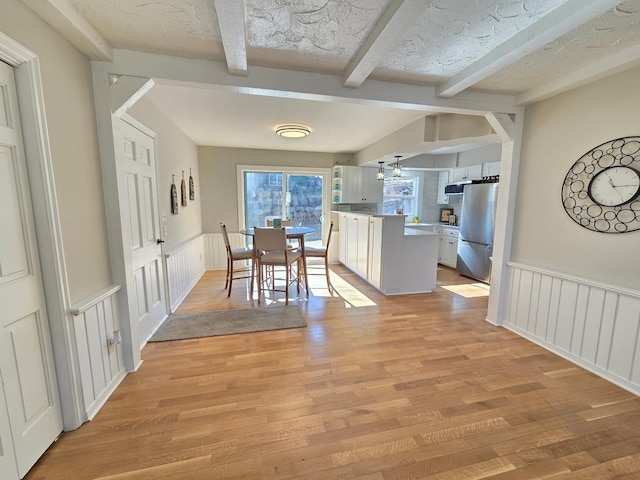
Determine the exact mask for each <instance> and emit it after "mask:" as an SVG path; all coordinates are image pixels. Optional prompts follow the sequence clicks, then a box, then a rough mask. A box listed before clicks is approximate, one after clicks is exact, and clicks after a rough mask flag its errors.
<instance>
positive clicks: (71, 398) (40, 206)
mask: <svg viewBox="0 0 640 480" xmlns="http://www.w3.org/2000/svg"><path fill="white" fill-rule="evenodd" d="M0 60H2V61H5V62H7V63H8V64H9V65H11V66H12V67H14V71H15V77H16V85H17V90H18V103H19V104H20V114H21V123H22V133H23V137H24V147H25V155H26V161H27V169H28V174H29V186H30V190H31V199H32V203H33V210H34V221H35V225H36V237H37V242H38V251H39V254H40V267H41V270H42V279H43V284H44V293H45V299H46V305H47V316H48V318H49V325H50V330H51V339H52V344H53V355H54V358H55V364H56V376H57V379H58V391H59V394H60V405H61V407H62V418H63V425H64V429H65V430H74V429H76V428H78V427H79V426H80V425H81V424H82V422H83V400H82V391H81V384H80V382H81V379H80V376H79V374H78V369H79V365H78V361H77V358H76V356H75V347H74V345H75V336H74V332H73V328H72V327H71V325H72V321H71V315H70V313H69V311H70V308H69V305H70V303H71V300H70V298H71V297H70V293H69V283H68V278H67V270H66V262H65V258H64V248H63V244H62V230H61V228H60V215H59V210H58V200H57V196H56V188H55V181H54V176H53V161H52V158H51V149H50V146H49V133H48V128H47V120H46V114H45V107H44V105H45V102H44V93H43V88H42V77H41V74H40V62H39V59H38V56H37V55H36V54H35V53H33V52H31V51H30V50H28V49H26V48H25V47H23V46H22V45H21V44H19V43H18V42H16V41H14V40H13V39H12V38H10V37H8V36H7V35H5V34H4V33H2V32H0Z"/></svg>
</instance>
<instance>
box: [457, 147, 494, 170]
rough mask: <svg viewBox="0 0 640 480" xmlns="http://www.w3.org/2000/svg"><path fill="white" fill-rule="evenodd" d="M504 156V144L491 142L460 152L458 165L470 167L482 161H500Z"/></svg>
mask: <svg viewBox="0 0 640 480" xmlns="http://www.w3.org/2000/svg"><path fill="white" fill-rule="evenodd" d="M501 156H502V144H501V143H490V144H489V145H484V146H482V147H478V148H474V149H473V150H466V151H464V152H460V153H459V154H458V166H459V167H470V166H473V165H479V164H481V163H491V162H499V161H500V157H501Z"/></svg>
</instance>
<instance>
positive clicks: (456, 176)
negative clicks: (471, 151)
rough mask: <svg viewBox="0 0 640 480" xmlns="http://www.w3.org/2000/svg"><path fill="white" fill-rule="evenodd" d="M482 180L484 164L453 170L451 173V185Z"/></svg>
mask: <svg viewBox="0 0 640 480" xmlns="http://www.w3.org/2000/svg"><path fill="white" fill-rule="evenodd" d="M481 178H482V164H479V165H472V166H470V167H459V168H452V169H451V170H450V171H449V183H455V182H463V181H465V180H479V179H481Z"/></svg>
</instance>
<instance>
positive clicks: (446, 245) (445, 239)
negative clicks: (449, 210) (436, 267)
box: [438, 227, 459, 268]
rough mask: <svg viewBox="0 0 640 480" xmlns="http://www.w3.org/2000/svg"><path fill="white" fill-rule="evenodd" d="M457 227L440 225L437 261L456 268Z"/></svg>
mask: <svg viewBox="0 0 640 480" xmlns="http://www.w3.org/2000/svg"><path fill="white" fill-rule="evenodd" d="M458 233H459V231H458V229H457V228H448V227H440V248H439V250H438V263H440V264H442V265H446V266H447V267H451V268H456V263H457V262H458Z"/></svg>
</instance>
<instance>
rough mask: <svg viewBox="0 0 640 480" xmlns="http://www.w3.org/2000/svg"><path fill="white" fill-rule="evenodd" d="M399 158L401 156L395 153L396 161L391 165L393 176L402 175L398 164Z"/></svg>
mask: <svg viewBox="0 0 640 480" xmlns="http://www.w3.org/2000/svg"><path fill="white" fill-rule="evenodd" d="M400 158H402V157H401V156H400V155H396V156H395V159H396V163H394V164H393V165H391V166H392V167H393V173H392V176H394V177H401V176H402V165H400Z"/></svg>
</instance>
